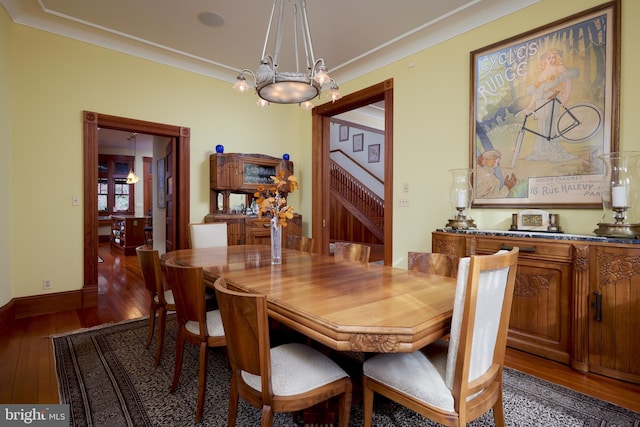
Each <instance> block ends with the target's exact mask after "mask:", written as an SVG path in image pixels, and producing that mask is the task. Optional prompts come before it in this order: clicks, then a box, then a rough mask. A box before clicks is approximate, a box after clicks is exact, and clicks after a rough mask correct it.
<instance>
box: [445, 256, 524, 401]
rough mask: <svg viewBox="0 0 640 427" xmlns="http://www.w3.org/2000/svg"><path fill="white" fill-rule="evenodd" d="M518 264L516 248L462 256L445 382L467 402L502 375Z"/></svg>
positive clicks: (457, 395) (455, 394)
mask: <svg viewBox="0 0 640 427" xmlns="http://www.w3.org/2000/svg"><path fill="white" fill-rule="evenodd" d="M517 262H518V248H514V249H513V250H511V251H509V252H507V251H500V252H498V253H496V254H494V255H484V256H471V257H467V258H462V259H460V263H459V266H458V282H457V288H456V296H455V301H454V307H453V317H452V321H451V335H450V344H449V354H448V357H447V369H446V384H447V386H448V387H450V388H451V389H452V391H453V394H454V396H456V397H459V398H460V399H462V400H463V401H464V400H466V397H468V396H470V395H471V394H473V393H472V392H471V390H477V388H478V387H479V388H480V389H482V387H483V385H487V386H488V385H490V384H491V383H492V382H493V381H495V380H496V377H497V376H499V375H501V372H502V371H501V368H502V365H503V363H504V353H505V348H506V341H507V332H508V328H509V317H510V314H511V304H512V301H513V289H514V286H515V278H516V266H517ZM483 375H484V376H485V377H484V378H483V381H482V383H481V384H475V383H474V382H475V381H476V380H477V379H478V378H480V377H482V376H483Z"/></svg>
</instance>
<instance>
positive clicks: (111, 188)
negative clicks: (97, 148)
mask: <svg viewBox="0 0 640 427" xmlns="http://www.w3.org/2000/svg"><path fill="white" fill-rule="evenodd" d="M134 161H135V158H134V157H133V156H118V155H108V154H100V155H98V215H109V214H110V213H121V214H133V213H134V185H133V184H127V174H128V173H129V169H132V168H133V166H134Z"/></svg>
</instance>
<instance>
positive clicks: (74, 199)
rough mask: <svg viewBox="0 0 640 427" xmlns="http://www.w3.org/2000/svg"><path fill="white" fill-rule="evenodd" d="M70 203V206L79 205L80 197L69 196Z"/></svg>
mask: <svg viewBox="0 0 640 427" xmlns="http://www.w3.org/2000/svg"><path fill="white" fill-rule="evenodd" d="M71 205H72V206H80V197H78V196H72V197H71Z"/></svg>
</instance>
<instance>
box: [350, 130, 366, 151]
mask: <svg viewBox="0 0 640 427" xmlns="http://www.w3.org/2000/svg"><path fill="white" fill-rule="evenodd" d="M363 150H364V134H363V133H357V134H355V135H353V151H363Z"/></svg>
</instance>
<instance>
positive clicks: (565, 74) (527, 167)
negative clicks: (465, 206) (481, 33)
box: [469, 0, 620, 208]
mask: <svg viewBox="0 0 640 427" xmlns="http://www.w3.org/2000/svg"><path fill="white" fill-rule="evenodd" d="M619 60H620V1H619V0H616V1H613V2H609V3H606V4H603V5H601V6H597V7H594V8H592V9H589V10H586V11H584V12H581V13H578V14H575V15H572V16H570V17H567V18H565V19H562V20H559V21H556V22H553V23H550V24H548V25H545V26H543V27H540V28H537V29H534V30H531V31H528V32H526V33H523V34H520V35H518V36H515V37H512V38H509V39H508V40H505V41H501V42H499V43H495V44H493V45H491V46H488V47H485V48H482V49H479V50H476V51H474V52H471V69H472V76H471V101H470V102H471V120H470V121H471V123H470V126H471V132H470V134H471V144H470V156H469V157H470V163H471V164H470V167H471V169H472V170H473V189H474V194H473V203H472V204H473V206H478V207H501V206H509V207H528V208H530V207H550V206H553V207H569V208H596V207H601V206H602V204H601V198H600V193H599V183H600V179H601V177H602V175H603V174H604V163H603V162H602V161H601V160H600V159H599V158H598V156H600V155H602V154H606V153H609V152H612V151H617V149H618V114H619V113H618V104H619V99H618V90H619V84H620V78H619V77H620V76H619V75H620V71H619V69H620V67H619Z"/></svg>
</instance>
